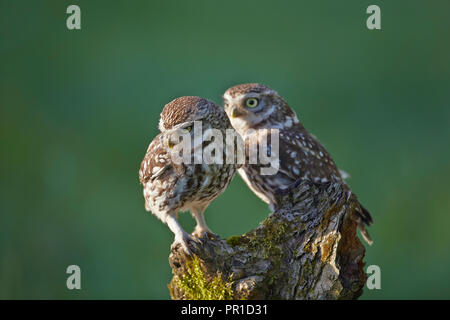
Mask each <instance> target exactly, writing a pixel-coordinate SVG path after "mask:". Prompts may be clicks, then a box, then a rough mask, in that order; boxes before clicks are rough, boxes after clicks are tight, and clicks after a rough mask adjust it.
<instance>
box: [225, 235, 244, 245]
mask: <svg viewBox="0 0 450 320" xmlns="http://www.w3.org/2000/svg"><path fill="white" fill-rule="evenodd" d="M227 243H228V244H229V245H230V246H232V247H234V246H238V245H240V244H241V237H240V236H231V237H229V238H228V239H227Z"/></svg>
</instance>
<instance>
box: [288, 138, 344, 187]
mask: <svg viewBox="0 0 450 320" xmlns="http://www.w3.org/2000/svg"><path fill="white" fill-rule="evenodd" d="M279 139H280V143H279V158H280V168H279V171H280V173H282V174H284V175H286V176H288V177H289V178H291V179H292V180H293V181H294V182H295V181H296V180H298V179H300V178H306V179H310V180H312V181H314V182H327V181H330V180H341V175H340V173H339V170H338V169H337V167H336V164H335V163H334V161H333V159H332V158H331V156H330V155H329V154H328V152H327V151H326V150H325V148H324V147H323V146H322V145H321V144H320V142H318V141H317V139H315V138H314V137H313V136H311V135H310V134H309V133H308V132H306V130H301V131H299V130H280V135H279Z"/></svg>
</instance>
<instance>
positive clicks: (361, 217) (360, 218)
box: [355, 204, 373, 245]
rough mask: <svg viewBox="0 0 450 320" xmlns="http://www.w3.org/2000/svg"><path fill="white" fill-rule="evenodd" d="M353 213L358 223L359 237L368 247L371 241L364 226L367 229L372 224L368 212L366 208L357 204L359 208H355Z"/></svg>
mask: <svg viewBox="0 0 450 320" xmlns="http://www.w3.org/2000/svg"><path fill="white" fill-rule="evenodd" d="M355 213H356V222H357V223H358V227H359V229H360V230H361V235H362V236H363V238H364V240H366V242H367V243H368V244H369V245H372V243H373V241H372V239H371V238H370V235H369V232H368V231H367V230H366V226H367V227H368V226H370V225H371V224H372V222H373V220H372V217H371V215H370V213H369V211H367V209H366V208H364V207H363V206H362V205H361V204H359V206H357V208H356V212H355Z"/></svg>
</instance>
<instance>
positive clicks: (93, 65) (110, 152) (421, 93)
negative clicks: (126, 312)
mask: <svg viewBox="0 0 450 320" xmlns="http://www.w3.org/2000/svg"><path fill="white" fill-rule="evenodd" d="M73 3H76V4H78V5H79V6H80V7H81V20H82V29H81V30H78V31H77V30H75V31H69V30H68V29H67V28H66V18H67V16H68V15H67V14H66V8H67V6H68V5H69V4H73ZM370 4H378V5H379V6H380V7H381V15H382V30H379V31H376V30H375V31H370V30H368V29H367V28H366V22H365V21H366V19H367V17H368V15H367V14H366V13H365V11H366V8H367V6H368V5H370ZM449 12H450V2H449V1H428V2H426V1H360V0H358V1H356V0H355V1H345V2H342V1H334V0H329V1H307V2H300V1H289V2H288V1H281V2H280V1H262V0H258V1H242V0H240V1H162V0H161V1H3V0H2V1H0V33H1V42H0V55H1V56H0V57H1V59H0V64H1V69H0V107H1V111H0V112H1V114H0V115H1V116H0V124H1V127H0V132H1V134H0V137H1V148H2V152H1V160H0V161H1V163H0V172H1V181H0V188H1V192H0V197H1V198H0V210H1V213H0V298H13V299H17V298H31V299H44V298H58V299H78V298H87V299H91V298H113V299H116V298H125V299H156V298H158V299H166V298H169V293H168V289H167V287H166V285H167V283H168V282H169V280H170V278H171V270H170V267H169V265H168V254H169V247H170V244H171V243H172V240H173V234H172V233H171V232H170V231H169V229H168V228H167V226H165V225H163V224H162V223H161V222H160V221H159V220H157V219H156V217H154V216H152V215H151V214H148V213H147V212H146V211H145V210H144V200H143V196H142V187H141V186H140V185H139V183H138V169H139V165H140V161H141V160H142V158H143V156H144V154H145V151H146V148H147V146H148V144H149V142H150V141H151V140H152V138H153V137H154V136H155V135H156V133H157V124H158V118H159V112H160V111H161V109H162V107H163V106H164V104H165V103H167V102H169V101H171V100H172V99H174V98H176V97H178V96H182V95H199V96H202V97H205V98H208V99H211V100H213V101H216V102H218V103H221V95H222V93H223V92H224V91H225V90H226V89H227V88H228V87H230V86H232V85H235V84H239V83H246V82H261V83H264V84H266V85H268V86H270V87H272V88H274V89H275V90H277V91H278V92H279V93H280V94H281V95H282V96H283V97H284V98H285V99H286V100H287V101H288V103H289V104H290V105H291V107H292V108H293V109H294V110H295V111H296V112H297V114H298V116H299V118H300V119H301V121H302V122H303V123H304V125H305V126H306V127H307V128H308V129H309V130H310V131H311V132H312V133H313V134H315V135H316V136H317V137H318V138H319V139H320V140H321V142H322V143H323V144H324V145H325V146H326V147H327V148H328V150H329V151H330V153H331V154H332V155H333V157H334V159H335V160H336V162H337V163H338V165H339V166H340V168H342V169H344V170H346V171H348V172H349V173H350V174H351V176H352V178H351V179H350V180H349V183H350V185H351V186H352V188H353V190H354V192H355V193H356V194H357V195H358V197H359V198H360V200H361V202H362V203H364V205H365V206H366V207H367V208H369V209H370V211H371V213H372V215H373V218H374V221H375V222H374V224H373V226H372V227H371V228H370V233H371V235H372V237H373V239H374V241H375V243H374V245H373V246H372V247H369V248H368V249H367V253H366V258H365V261H366V263H367V264H366V266H367V265H372V264H375V265H379V266H380V268H381V273H382V274H381V276H382V283H381V285H382V289H381V290H372V291H370V290H368V289H365V291H364V295H363V296H362V298H365V299H379V298H386V299H393V298H399V299H409V298H426V299H427V298H450V231H449V229H450V197H449V195H450V192H449V191H450V188H449V179H450V161H449V159H450V148H449V141H450V139H449V138H450V105H449V98H450V90H449V88H450V86H449V84H450V81H449V80H450V64H449V60H450V59H449V57H450V50H449V49H450V42H449V30H450V22H449V18H448V17H449ZM268 212H269V210H268V208H267V206H266V205H265V204H264V203H262V202H261V201H260V200H259V199H258V198H256V196H254V195H253V194H252V193H251V191H250V190H248V189H247V187H246V186H245V185H244V183H243V182H242V180H241V179H240V177H238V176H236V178H235V179H234V180H233V182H232V184H231V185H230V186H229V188H228V190H227V191H226V192H225V193H224V194H223V195H222V196H220V197H219V198H218V199H217V200H216V201H215V202H214V203H213V204H212V205H211V206H210V207H209V208H208V210H207V212H206V219H207V221H208V224H209V226H210V227H211V229H212V230H213V231H215V232H217V233H218V234H220V235H221V236H222V237H228V236H230V235H235V234H242V233H244V232H246V231H248V230H250V229H252V228H254V227H256V226H257V225H258V223H259V222H260V221H262V220H263V219H264V218H265V217H266V216H267V214H268ZM181 222H182V224H183V225H184V226H185V227H186V228H187V229H188V231H191V229H192V228H193V226H194V220H193V219H192V218H191V217H190V215H189V214H182V215H181ZM71 264H76V265H79V266H80V267H81V273H82V282H81V283H82V290H79V291H77V290H74V291H69V290H67V289H66V277H67V274H66V273H65V271H66V268H67V266H68V265H71Z"/></svg>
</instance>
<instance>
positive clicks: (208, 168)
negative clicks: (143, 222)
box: [139, 97, 236, 253]
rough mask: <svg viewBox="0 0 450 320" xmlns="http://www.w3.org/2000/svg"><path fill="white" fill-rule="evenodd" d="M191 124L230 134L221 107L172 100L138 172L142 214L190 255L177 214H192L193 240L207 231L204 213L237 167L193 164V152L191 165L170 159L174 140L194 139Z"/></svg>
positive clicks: (200, 101)
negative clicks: (168, 232)
mask: <svg viewBox="0 0 450 320" xmlns="http://www.w3.org/2000/svg"><path fill="white" fill-rule="evenodd" d="M194 121H199V122H201V124H202V129H203V132H205V131H206V130H207V129H209V128H211V129H218V130H220V132H222V133H223V135H224V136H225V130H226V129H231V130H232V127H231V124H230V121H229V120H228V117H227V116H226V114H225V112H224V111H223V109H221V108H220V107H219V106H217V105H216V104H214V103H213V102H211V101H208V100H206V99H202V98H199V97H181V98H178V99H175V100H173V101H172V102H170V103H168V104H167V105H166V106H165V107H164V109H163V111H162V113H161V118H160V122H159V128H160V130H161V133H160V134H158V135H157V136H156V137H155V138H154V139H153V141H152V142H151V143H150V146H149V147H148V149H147V153H146V155H145V157H144V160H143V161H142V163H141V168H140V171H139V179H140V182H141V184H142V185H143V186H144V199H145V208H146V210H147V211H151V212H152V213H153V214H155V215H156V216H157V217H158V218H159V219H161V221H163V222H164V223H166V224H167V225H168V226H169V228H170V229H171V230H172V231H173V232H174V234H175V244H177V243H180V244H181V245H182V247H183V248H184V249H185V251H187V252H188V253H190V249H189V245H188V243H189V242H190V241H191V240H192V238H191V237H190V236H189V235H188V234H187V233H186V232H185V231H184V230H183V229H182V228H181V226H180V225H179V224H178V222H177V220H176V217H177V213H178V212H180V211H191V212H192V215H193V216H194V218H195V219H196V221H197V226H196V228H195V231H194V235H195V236H197V237H200V236H203V235H204V234H205V233H210V230H209V228H208V226H207V225H206V222H205V219H204V216H203V212H204V211H205V209H206V208H207V207H208V205H209V204H210V203H211V202H212V201H213V200H214V199H215V198H217V197H218V196H219V195H220V194H221V193H222V192H224V191H225V189H226V187H227V186H228V184H229V183H230V182H231V180H232V178H233V176H234V174H235V172H236V165H235V164H226V163H224V164H217V163H212V164H206V163H204V162H202V163H197V164H196V163H194V150H193V149H192V150H191V158H190V161H188V162H181V163H180V162H178V161H174V158H173V154H172V152H171V151H172V150H173V149H174V146H173V143H172V139H173V137H174V135H179V134H183V133H184V134H190V135H193V134H194V130H191V128H192V127H193V125H194ZM202 138H203V137H202ZM192 141H194V139H193V138H192ZM205 144H206V141H202V145H205ZM192 148H193V147H192ZM224 152H225V151H224Z"/></svg>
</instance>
